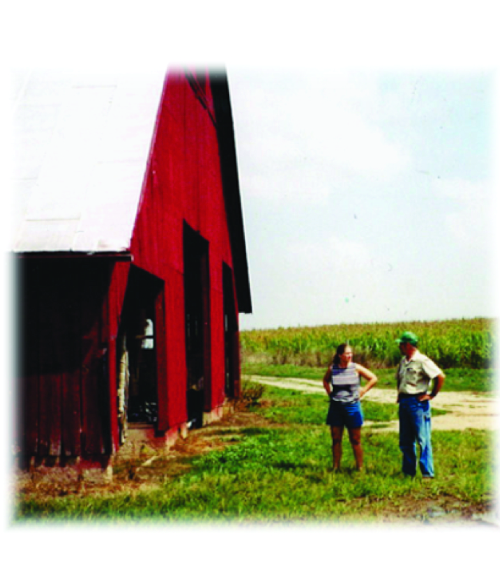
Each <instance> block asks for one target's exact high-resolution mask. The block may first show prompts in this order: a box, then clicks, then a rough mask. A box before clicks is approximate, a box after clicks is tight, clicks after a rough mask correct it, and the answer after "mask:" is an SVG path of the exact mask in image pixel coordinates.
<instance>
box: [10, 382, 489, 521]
mask: <svg viewBox="0 0 500 570" xmlns="http://www.w3.org/2000/svg"><path fill="white" fill-rule="evenodd" d="M263 398H264V399H265V401H266V405H262V406H260V407H259V406H255V410H256V412H257V413H259V414H262V415H264V416H265V417H266V418H268V419H269V420H271V423H270V424H269V425H267V426H266V427H248V428H242V429H241V430H240V432H239V433H238V434H237V437H234V438H233V441H234V443H233V444H232V445H229V446H227V447H226V448H224V449H223V450H220V451H213V452H210V453H207V454H205V455H199V456H195V457H193V458H191V459H190V460H189V464H188V466H189V468H188V471H187V472H182V473H181V472H179V473H178V474H177V475H172V476H169V477H168V479H167V481H166V482H165V483H164V484H162V485H160V486H159V487H157V488H153V489H149V490H148V489H143V490H134V491H126V492H119V493H114V494H109V495H98V494H96V495H94V496H79V495H73V496H69V495H68V496H64V497H56V498H50V497H47V496H43V495H42V496H37V497H36V498H34V497H32V496H31V497H30V498H24V499H23V498H20V500H19V502H18V506H17V511H16V518H17V520H18V521H24V522H26V521H31V520H34V521H40V520H42V521H62V520H74V521H86V522H89V521H90V522H95V521H113V522H148V523H150V522H167V521H171V522H173V521H177V522H179V521H183V522H188V521H199V522H217V521H221V522H223V521H228V522H239V523H243V522H250V521H269V522H280V521H330V522H338V521H342V522H343V523H346V522H347V523H349V522H353V523H355V522H358V521H377V520H379V519H380V517H385V516H387V515H388V513H392V514H395V515H397V516H406V514H407V513H411V516H413V517H415V514H416V513H417V514H418V513H425V508H426V504H427V503H428V502H429V501H434V502H436V501H437V502H439V501H441V502H442V501H448V502H449V501H451V502H457V501H458V502H460V504H461V505H462V506H465V507H467V508H471V507H473V508H477V507H481V506H484V505H485V504H486V502H487V500H488V497H489V495H490V494H491V493H492V488H491V485H492V483H491V479H492V460H491V458H492V450H493V442H492V438H491V435H490V434H489V433H488V432H485V431H474V430H467V431H463V432H459V431H451V432H439V431H436V432H434V434H433V443H434V449H435V464H436V473H437V477H436V479H434V480H433V481H432V482H431V483H430V484H424V483H423V482H422V480H421V478H420V477H416V478H415V479H407V478H403V477H402V476H401V473H400V466H401V457H400V452H399V449H398V435H397V433H377V431H376V430H373V429H369V428H363V448H364V452H365V472H364V473H357V472H355V471H354V470H353V466H354V460H353V457H352V452H351V449H350V446H349V444H348V441H347V438H346V440H345V443H344V454H343V458H342V470H341V472H340V473H332V472H331V471H330V469H329V468H330V465H331V440H330V434H329V431H328V428H327V426H326V425H323V424H324V420H325V415H326V406H327V401H326V397H323V396H321V395H319V394H318V395H316V394H303V393H300V392H294V391H285V390H280V389H278V388H274V387H266V391H265V393H264V396H263ZM368 404H369V403H368V402H364V408H365V416H366V417H367V419H370V418H371V419H373V418H375V417H378V420H379V421H384V420H386V419H392V418H393V408H394V409H395V408H396V407H395V406H394V407H392V406H389V405H387V406H383V405H382V404H380V405H374V406H373V407H372V406H371V405H368ZM372 404H373V403H372ZM379 406H380V407H379ZM422 516H423V515H422Z"/></svg>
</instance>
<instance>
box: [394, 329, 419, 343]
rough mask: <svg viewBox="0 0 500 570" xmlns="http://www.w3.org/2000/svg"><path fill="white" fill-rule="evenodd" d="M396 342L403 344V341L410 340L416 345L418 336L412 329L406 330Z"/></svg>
mask: <svg viewBox="0 0 500 570" xmlns="http://www.w3.org/2000/svg"><path fill="white" fill-rule="evenodd" d="M396 342H397V343H398V344H401V343H403V342H409V343H410V344H412V345H413V346H415V345H416V344H417V342H418V336H417V335H416V334H414V333H412V332H410V331H406V332H404V333H403V334H402V335H401V336H400V337H399V338H398V339H397V340H396Z"/></svg>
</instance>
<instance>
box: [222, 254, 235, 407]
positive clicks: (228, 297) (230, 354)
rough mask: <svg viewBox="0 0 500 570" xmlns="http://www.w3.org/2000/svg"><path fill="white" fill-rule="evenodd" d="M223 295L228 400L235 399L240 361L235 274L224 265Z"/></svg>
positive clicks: (226, 391)
mask: <svg viewBox="0 0 500 570" xmlns="http://www.w3.org/2000/svg"><path fill="white" fill-rule="evenodd" d="M222 278H223V295H224V355H225V393H226V396H227V397H228V398H234V397H235V396H236V394H235V385H234V383H235V379H236V378H237V377H238V376H239V373H238V372H239V359H238V354H239V352H238V336H237V335H238V323H237V321H236V306H235V303H234V290H233V272H232V271H231V268H230V267H229V266H228V265H226V264H225V263H224V264H223V270H222Z"/></svg>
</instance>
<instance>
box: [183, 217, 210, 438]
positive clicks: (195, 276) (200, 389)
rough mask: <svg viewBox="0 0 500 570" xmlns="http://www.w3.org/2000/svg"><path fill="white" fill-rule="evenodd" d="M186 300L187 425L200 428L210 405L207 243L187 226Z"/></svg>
mask: <svg viewBox="0 0 500 570" xmlns="http://www.w3.org/2000/svg"><path fill="white" fill-rule="evenodd" d="M184 299H185V322H186V369H187V415H188V426H189V427H190V428H197V427H201V426H202V425H203V412H204V410H205V409H209V403H210V393H209V391H210V309H209V277H208V242H207V241H206V240H204V239H203V238H202V237H201V236H200V235H199V234H197V233H196V232H194V231H193V230H192V229H191V228H190V227H189V226H187V225H185V226H184ZM207 403H208V404H207ZM207 405H208V408H207Z"/></svg>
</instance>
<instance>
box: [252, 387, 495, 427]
mask: <svg viewBox="0 0 500 570" xmlns="http://www.w3.org/2000/svg"><path fill="white" fill-rule="evenodd" d="M246 378H248V379H249V380H252V381H253V382H259V383H260V384H268V385H270V386H276V387H277V388H286V389H290V390H300V391H302V392H316V393H319V394H324V393H325V391H324V388H323V384H322V382H321V381H320V380H306V379H303V378H274V377H267V376H265V377H264V376H247V377H246ZM365 399H366V400H371V401H373V402H381V403H384V404H391V403H395V399H396V393H395V390H383V389H379V388H373V389H372V390H370V391H369V392H368V394H367V395H366V396H365V398H363V400H365ZM432 406H433V407H434V408H436V409H441V410H445V411H446V412H448V413H447V414H443V415H441V416H434V417H433V418H432V429H434V430H435V429H437V430H456V429H459V430H464V429H469V428H472V429H498V427H499V417H500V416H499V410H498V402H497V401H496V399H495V398H494V395H493V394H492V393H491V392H478V393H475V392H440V393H439V394H438V396H437V397H436V399H435V400H433V402H432ZM372 424H373V422H370V421H366V422H365V426H366V427H368V426H370V425H372ZM397 424H398V422H397V421H394V422H388V423H387V425H386V426H385V427H380V428H377V431H393V430H397V429H398V425H397Z"/></svg>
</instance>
